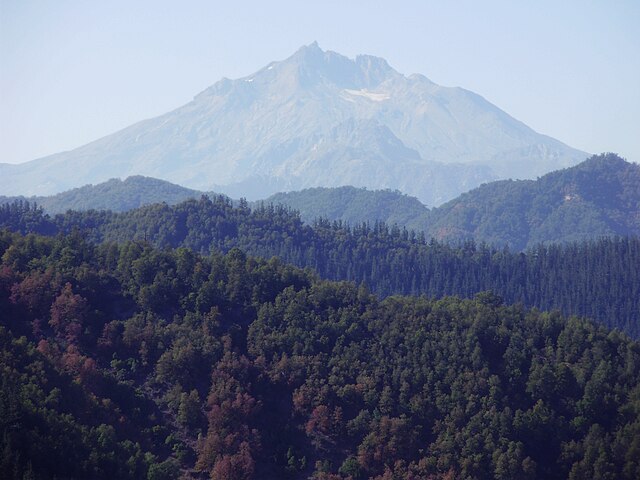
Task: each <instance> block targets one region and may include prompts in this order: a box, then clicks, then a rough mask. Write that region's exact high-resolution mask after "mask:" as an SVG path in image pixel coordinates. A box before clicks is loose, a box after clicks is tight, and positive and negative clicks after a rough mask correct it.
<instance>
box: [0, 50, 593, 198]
mask: <svg viewBox="0 0 640 480" xmlns="http://www.w3.org/2000/svg"><path fill="white" fill-rule="evenodd" d="M381 129H382V130H381ZM384 129H386V130H384ZM350 135H351V136H350ZM380 135H381V136H380ZM354 136H355V137H354ZM379 136H380V138H379V140H380V143H379V144H375V143H372V142H369V141H367V139H370V138H378V137H379ZM356 137H357V138H356ZM355 140H359V141H355ZM384 145H387V146H393V147H394V148H390V149H384V148H382V146H384ZM365 146H366V148H365ZM414 152H417V156H416V155H415V153H414ZM585 156H586V154H584V152H579V151H577V150H574V149H571V148H570V147H567V146H566V145H564V144H562V143H560V142H558V141H556V140H553V139H551V138H550V137H546V136H543V135H540V134H537V133H536V132H534V131H533V130H531V129H530V128H529V127H526V125H524V124H523V123H522V122H519V121H518V120H515V119H514V118H513V117H511V116H509V115H508V114H507V113H505V112H503V111H502V110H500V109H499V108H498V107H496V106H495V105H492V104H490V103H489V102H488V101H486V100H485V99H484V98H483V97H481V96H480V95H477V94H474V93H472V92H469V91H467V90H464V89H461V88H448V87H442V86H439V85H436V84H435V83H433V82H431V81H430V80H428V79H427V78H426V77H424V76H423V75H419V74H414V75H410V76H405V75H403V74H401V73H398V72H397V71H395V70H394V69H393V68H392V67H390V66H389V64H388V63H387V62H386V60H384V59H381V58H378V57H373V56H358V57H356V59H354V60H351V59H349V58H347V57H344V56H342V55H340V54H338V53H335V52H331V51H323V50H322V49H320V47H319V46H318V45H317V44H315V43H314V44H311V45H308V46H305V47H302V48H301V49H299V50H298V51H297V52H296V53H294V54H293V55H292V56H290V57H289V58H287V59H285V60H283V61H278V62H271V63H270V64H268V65H267V66H265V67H263V68H262V69H259V70H258V71H257V72H255V73H254V74H252V75H249V76H246V77H243V78H239V79H235V80H230V79H222V80H220V81H218V82H216V83H215V84H213V85H212V86H211V87H208V88H206V89H204V90H203V91H202V92H200V93H199V94H197V95H196V96H195V97H194V99H193V100H192V101H191V102H189V103H187V104H185V105H183V106H181V107H179V108H177V109H174V110H173V111H170V112H168V113H165V114H163V115H160V116H158V117H155V118H151V119H146V120H142V121H141V122H138V123H135V124H133V125H131V126H129V127H126V128H124V129H122V130H119V131H118V132H115V133H113V134H111V135H108V136H106V137H103V138H101V139H98V140H95V141H93V142H91V143H89V144H86V145H83V146H81V147H79V148H77V149H74V150H71V151H68V152H62V153H58V154H54V155H51V156H49V157H44V158H41V159H37V160H34V161H31V162H27V163H25V164H19V165H8V164H3V165H0V174H1V175H2V176H3V178H5V179H6V181H5V182H3V185H1V186H0V193H1V194H4V195H15V194H27V195H34V194H38V195H43V194H50V193H54V192H58V191H61V190H64V189H66V188H71V187H75V186H77V185H80V184H87V183H97V182H100V181H105V180H107V179H108V178H113V177H114V176H116V177H127V176H131V175H144V176H152V177H155V178H159V179H163V180H167V181H171V182H172V183H178V184H181V185H185V186H187V187H189V188H193V189H199V190H205V191H208V190H216V191H218V192H221V193H227V194H229V193H230V192H231V191H232V190H233V189H234V188H236V189H237V188H238V187H239V186H241V185H248V186H256V185H258V186H259V185H262V186H263V187H264V188H263V190H262V191H259V192H254V191H253V190H252V189H249V190H248V191H245V192H238V193H241V196H244V197H248V198H249V199H257V198H258V197H261V196H262V197H264V196H266V195H268V194H272V193H275V192H276V191H277V190H278V189H280V188H276V187H282V186H283V185H286V186H287V188H289V189H301V188H308V187H317V186H341V185H356V186H366V187H368V188H391V189H396V188H397V189H401V190H403V191H405V192H406V193H409V194H412V195H414V196H417V197H418V198H420V200H421V201H423V203H426V204H429V205H437V204H440V203H443V202H445V201H446V200H448V199H451V198H454V197H455V196H456V195H458V194H460V193H462V192H463V191H466V190H468V189H470V188H472V187H474V186H477V185H479V184H481V183H483V182H486V181H489V180H494V179H497V178H501V177H502V178H504V177H509V176H520V177H531V176H535V175H537V174H539V173H543V172H546V171H548V170H551V169H554V168H558V167H562V166H567V165H570V164H574V163H577V162H578V161H579V160H581V159H583V158H584V157H585ZM452 164H455V166H452ZM331 172H340V176H336V175H333V176H332V175H330V173H331ZM371 172H384V175H382V174H372V173H371ZM264 179H267V180H268V181H267V182H264V181H263V180H264ZM271 185H273V187H271ZM252 195H255V196H254V197H253V198H251V197H252Z"/></svg>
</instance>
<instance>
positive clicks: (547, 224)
mask: <svg viewBox="0 0 640 480" xmlns="http://www.w3.org/2000/svg"><path fill="white" fill-rule="evenodd" d="M423 228H424V229H425V231H426V232H427V234H428V235H432V236H434V237H436V238H438V239H461V238H475V239H476V240H478V241H480V240H483V241H487V242H491V243H495V244H497V245H504V244H509V245H510V246H511V247H512V248H514V249H524V248H526V247H531V246H533V245H535V244H537V243H539V242H567V241H573V240H584V239H589V238H597V237H599V236H603V235H639V234H640V165H637V164H632V163H628V162H626V161H624V160H623V159H621V158H620V157H618V156H617V155H615V154H603V155H596V156H593V157H591V158H590V159H588V160H586V161H585V162H583V163H581V164H579V165H577V166H575V167H572V168H567V169H565V170H560V171H557V172H552V173H549V174H547V175H545V176H543V177H541V178H539V179H538V180H536V181H511V180H509V181H500V182H494V183H489V184H485V185H483V186H481V187H479V188H477V189H474V190H472V191H470V192H468V193H465V194H463V195H461V196H460V197H458V198H456V199H455V200H452V201H450V202H448V203H447V204H445V205H443V206H442V207H440V208H437V209H434V210H432V211H431V212H430V213H429V215H428V217H427V219H426V220H425V223H424V225H423Z"/></svg>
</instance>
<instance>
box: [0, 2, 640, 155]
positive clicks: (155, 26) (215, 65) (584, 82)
mask: <svg viewBox="0 0 640 480" xmlns="http://www.w3.org/2000/svg"><path fill="white" fill-rule="evenodd" d="M639 25H640V1H639V0H601V1H592V0H579V1H577V0H576V1H574V0H563V1H557V0H556V1H546V0H542V1H541V0H538V1H535V2H528V1H517V0H510V1H493V0H485V1H477V0H469V1H455V0H449V1H445V0H443V1H400V0H396V1H387V2H381V1H375V0H367V1H347V0H342V1H332V0H324V1H321V2H320V1H318V2H305V1H302V0H297V1H277V0H269V1H253V2H247V1H241V0H236V1H234V2H229V1H226V2H219V1H189V0H181V1H180V2H177V1H163V0H153V1H151V0H136V1H132V0H128V1H120V0H109V1H104V2H99V1H80V0H56V1H50V0H40V1H37V0H0V162H10V163H18V162H23V161H27V160H32V159H34V158H38V157H41V156H44V155H48V154H52V153H56V152H59V151H62V150H69V149H72V148H75V147H78V146H80V145H82V144H84V143H87V142H89V141H91V140H95V139H97V138H99V137H101V136H104V135H106V134H109V133H112V132H114V131H116V130H119V129H121V128H124V127H126V126H128V125H130V124H132V123H134V122H136V121H139V120H142V119H144V118H148V117H153V116H155V115H159V114H161V113H164V112H166V111H169V110H171V109H173V108H176V107H178V106H180V105H182V104H184V103H186V102H188V101H189V100H191V99H192V98H193V96H195V95H196V94H197V93H198V92H200V91H201V90H203V89H204V88H205V87H207V86H209V85H211V84H213V83H215V82H216V81H217V80H219V79H220V78H221V77H223V76H226V77H229V78H236V77H241V76H245V75H249V74H250V73H252V72H254V71H256V70H258V69H259V68H261V67H263V66H264V65H265V64H267V63H269V62H270V61H272V60H282V59H284V58H286V57H288V56H289V55H291V54H292V53H293V52H294V51H295V50H297V49H298V48H299V47H300V46H301V45H303V44H308V43H311V42H312V41H314V40H317V41H318V43H319V44H320V47H321V48H322V49H324V50H334V51H336V52H339V53H341V54H343V55H347V56H349V57H354V56H355V55H356V54H359V53H366V54H371V55H377V56H381V57H384V58H385V59H387V61H388V62H389V64H390V65H391V66H392V67H394V68H395V69H396V70H398V71H400V72H402V73H404V74H411V73H422V74H424V75H426V76H427V77H429V78H430V79H431V80H433V81H434V82H436V83H439V84H441V85H446V86H460V87H464V88H466V89H469V90H472V91H474V92H476V93H479V94H480V95H482V96H484V97H485V98H487V99H488V100H489V101H491V102H493V103H495V104H496V105H497V106H498V107H500V108H502V109H503V110H505V111H506V112H507V113H509V114H511V115H512V116H514V117H516V118H517V119H519V120H521V121H523V122H524V123H526V124H527V125H529V126H530V127H532V128H534V129H535V130H537V131H539V132H541V133H545V134H548V135H551V136H553V137H555V138H557V139H559V140H561V141H563V142H565V143H567V144H569V145H571V146H573V147H576V148H580V149H583V150H586V151H588V152H593V153H599V152H602V151H614V152H618V153H620V154H621V155H623V156H625V157H626V158H628V159H629V160H632V161H636V162H638V161H640V28H639Z"/></svg>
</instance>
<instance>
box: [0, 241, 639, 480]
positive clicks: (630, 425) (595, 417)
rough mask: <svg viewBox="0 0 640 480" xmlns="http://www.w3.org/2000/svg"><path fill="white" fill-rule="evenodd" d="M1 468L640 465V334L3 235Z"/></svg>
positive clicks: (273, 471)
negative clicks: (635, 337)
mask: <svg viewBox="0 0 640 480" xmlns="http://www.w3.org/2000/svg"><path fill="white" fill-rule="evenodd" d="M0 258H1V263H0V312H1V316H2V318H1V325H2V326H1V327H0V343H2V348H1V349H0V352H1V353H0V372H1V375H2V379H1V381H2V389H1V390H0V440H1V442H2V444H1V445H0V453H1V457H0V468H1V469H2V470H1V471H2V476H3V478H8V479H14V478H15V479H24V478H95V479H99V478H147V479H162V478H177V477H178V476H180V475H182V476H185V477H186V478H200V477H210V478H214V479H286V478H291V479H298V478H315V479H354V480H355V479H364V478H374V479H378V480H387V479H429V478H432V479H445V478H448V479H452V478H469V479H473V478H478V479H484V478H498V479H513V478H519V479H528V478H532V479H533V478H540V479H556V478H571V479H576V480H577V479H584V478H593V479H604V478H616V479H636V478H638V477H639V476H640V444H639V443H638V439H639V438H640V344H638V343H637V342H635V341H632V340H630V339H629V338H628V337H626V336H625V335H623V334H621V333H618V332H610V331H608V330H606V329H605V328H604V327H599V326H596V325H595V324H593V323H590V322H588V321H586V320H581V319H578V318H570V319H566V318H563V317H562V316H561V315H560V314H559V313H546V312H540V311H538V310H527V309H525V308H524V307H522V306H518V305H515V306H507V305H505V304H504V303H503V301H502V299H501V298H500V297H498V296H497V295H495V294H493V293H489V292H482V293H479V294H477V295H476V296H475V298H474V299H472V300H461V299H457V298H452V297H446V298H442V299H439V300H431V299H428V298H426V297H402V296H390V297H388V298H386V299H384V300H381V299H379V298H378V297H376V296H374V295H372V294H371V293H369V292H368V290H367V288H366V287H365V286H364V285H361V286H357V285H355V284H353V283H345V282H330V281H326V280H320V279H319V278H318V277H317V276H316V274H314V273H312V272H310V271H303V270H300V269H297V268H295V267H292V266H288V265H286V264H284V263H282V262H281V261H280V260H277V259H271V260H268V261H267V260H261V259H259V258H255V257H251V256H247V255H246V254H245V253H243V252H242V251H241V250H239V249H237V248H231V250H230V251H229V252H228V253H226V254H221V253H213V254H212V255H208V256H201V255H199V254H196V253H194V252H193V251H192V250H190V249H185V248H179V249H162V250H160V249H157V248H154V247H153V246H151V245H150V244H149V242H145V241H144V240H138V241H133V242H130V241H129V242H123V243H121V244H115V243H110V242H107V243H102V244H98V245H96V244H94V243H92V242H89V241H87V239H85V238H84V235H83V234H82V233H81V232H80V231H75V232H73V233H71V234H69V235H59V236H57V237H44V236H38V235H33V234H30V235H27V236H22V235H21V234H18V233H10V232H8V231H4V232H3V233H0Z"/></svg>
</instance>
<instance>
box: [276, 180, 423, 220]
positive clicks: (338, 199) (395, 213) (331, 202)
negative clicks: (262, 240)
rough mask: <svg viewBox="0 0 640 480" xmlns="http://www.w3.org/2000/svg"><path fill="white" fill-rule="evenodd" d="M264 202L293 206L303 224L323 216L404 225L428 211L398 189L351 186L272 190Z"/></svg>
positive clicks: (334, 218)
mask: <svg viewBox="0 0 640 480" xmlns="http://www.w3.org/2000/svg"><path fill="white" fill-rule="evenodd" d="M265 203H273V204H274V205H286V206H288V207H290V208H293V209H294V210H297V211H299V212H300V217H301V218H302V220H303V221H304V222H306V223H311V222H313V221H314V220H316V219H318V218H327V219H329V220H340V221H343V222H347V223H349V224H351V225H357V224H359V223H362V222H369V223H371V224H373V223H374V222H376V221H382V222H385V223H388V224H390V225H392V224H398V225H403V226H405V225H410V224H411V223H412V222H414V221H415V220H416V219H417V218H421V217H422V216H423V215H424V214H425V213H426V212H427V211H428V210H427V208H426V207H425V206H424V205H423V204H422V203H420V202H419V201H418V199H417V198H415V197H409V196H408V195H403V194H402V193H400V192H398V191H391V190H367V189H364V188H355V187H337V188H309V189H306V190H300V191H296V192H287V193H276V194H275V195H272V196H270V197H269V198H267V199H266V200H265Z"/></svg>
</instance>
